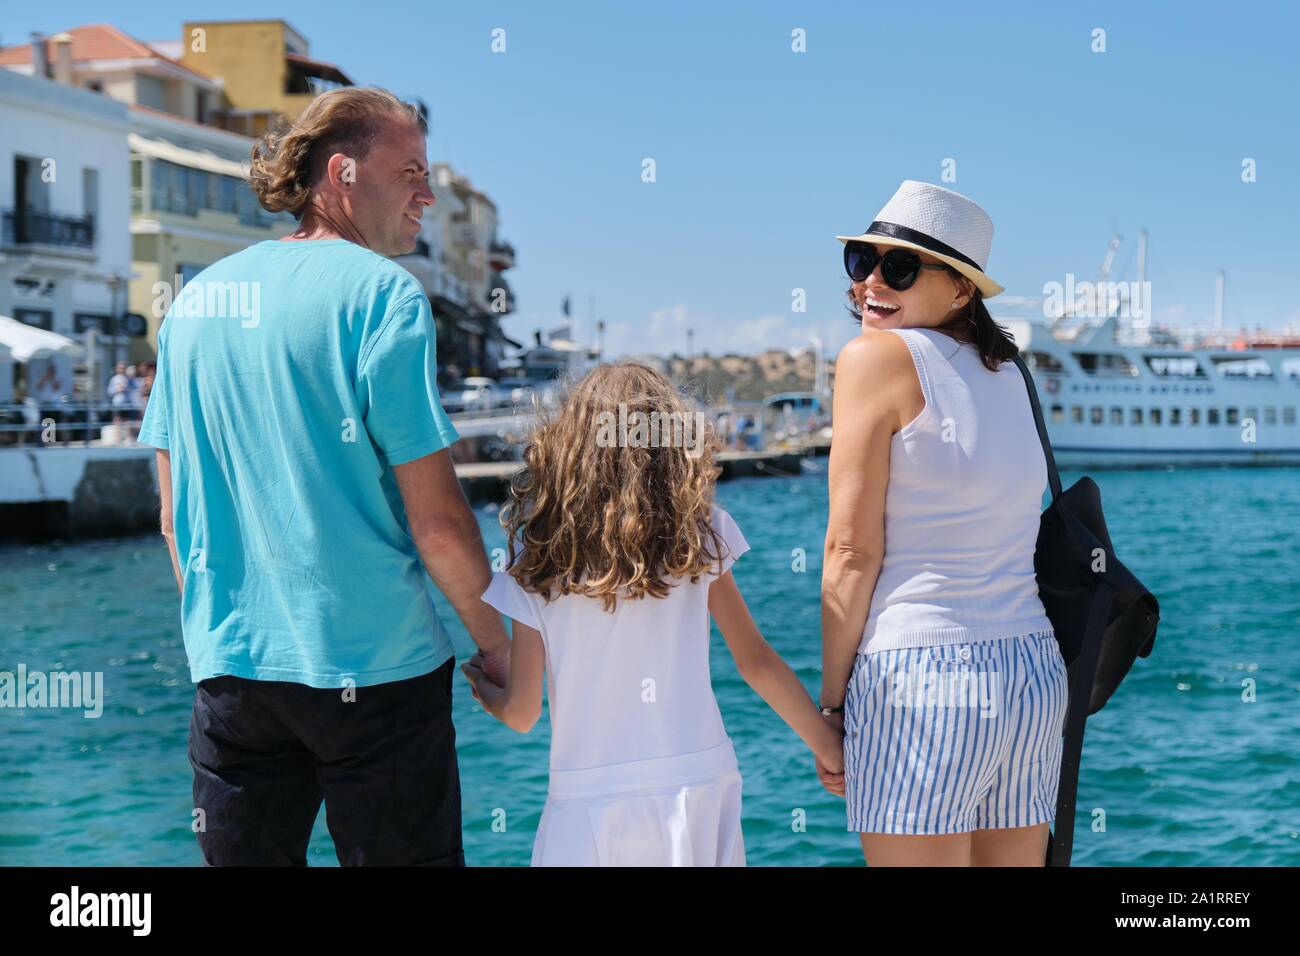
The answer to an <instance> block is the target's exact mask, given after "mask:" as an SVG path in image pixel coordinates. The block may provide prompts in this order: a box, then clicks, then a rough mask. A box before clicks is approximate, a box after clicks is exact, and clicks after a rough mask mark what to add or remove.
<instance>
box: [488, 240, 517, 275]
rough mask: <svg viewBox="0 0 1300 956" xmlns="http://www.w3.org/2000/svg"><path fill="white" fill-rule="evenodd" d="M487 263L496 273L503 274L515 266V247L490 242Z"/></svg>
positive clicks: (493, 241) (504, 243) (506, 243)
mask: <svg viewBox="0 0 1300 956" xmlns="http://www.w3.org/2000/svg"><path fill="white" fill-rule="evenodd" d="M488 263H489V264H490V265H491V266H492V268H493V269H495V270H496V271H497V272H505V271H506V270H507V269H509V268H510V267H511V266H513V265H514V264H515V247H514V246H512V245H510V243H508V242H498V241H497V240H495V239H494V240H492V245H491V246H489V247H488Z"/></svg>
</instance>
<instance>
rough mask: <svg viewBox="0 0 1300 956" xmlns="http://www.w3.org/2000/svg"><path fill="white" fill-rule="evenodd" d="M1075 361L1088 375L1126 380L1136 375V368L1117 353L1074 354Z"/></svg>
mask: <svg viewBox="0 0 1300 956" xmlns="http://www.w3.org/2000/svg"><path fill="white" fill-rule="evenodd" d="M1074 357H1075V359H1076V360H1077V361H1078V363H1079V367H1080V368H1082V369H1083V370H1084V371H1085V372H1087V373H1088V374H1089V375H1097V376H1100V377H1103V378H1126V377H1129V376H1134V375H1137V373H1138V370H1137V366H1136V365H1134V364H1133V363H1132V362H1130V361H1129V360H1128V359H1126V358H1125V357H1124V356H1123V355H1121V354H1119V353H1118V352H1075V353H1074Z"/></svg>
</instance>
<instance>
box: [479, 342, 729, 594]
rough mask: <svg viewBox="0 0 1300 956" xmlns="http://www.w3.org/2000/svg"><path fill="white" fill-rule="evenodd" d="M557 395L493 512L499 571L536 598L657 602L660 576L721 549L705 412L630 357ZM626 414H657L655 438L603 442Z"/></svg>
mask: <svg viewBox="0 0 1300 956" xmlns="http://www.w3.org/2000/svg"><path fill="white" fill-rule="evenodd" d="M566 391H567V394H566V396H565V398H564V400H563V402H562V403H561V404H560V406H559V408H558V409H556V410H555V411H554V412H553V413H551V414H549V415H545V414H543V415H542V416H541V417H540V419H539V421H538V423H537V425H536V427H535V428H534V430H533V433H532V436H531V438H530V440H529V442H528V444H527V446H526V447H525V449H524V462H525V464H526V466H527V467H526V468H525V469H523V470H522V471H520V472H519V473H518V474H517V475H516V476H515V478H514V480H513V481H512V482H511V487H510V493H509V500H508V501H507V503H506V504H505V506H504V507H503V508H502V511H501V517H500V520H501V524H502V526H503V527H504V528H505V529H506V534H507V537H508V539H509V549H510V563H511V567H510V574H511V575H512V576H513V577H514V578H515V580H516V581H518V582H519V584H520V585H521V586H522V587H523V588H524V589H525V590H528V591H531V592H533V593H536V594H541V595H543V596H544V599H545V600H546V601H547V602H549V601H551V600H552V599H553V598H555V597H558V596H559V595H562V594H582V595H586V596H587V597H594V598H599V599H600V601H601V606H602V607H603V608H604V609H605V610H606V611H612V610H613V609H614V606H615V603H616V599H619V598H622V599H627V600H636V599H638V598H642V597H645V596H646V595H650V596H652V597H664V596H665V595H667V593H668V591H669V589H670V588H671V587H672V586H673V584H674V583H675V582H673V581H670V580H666V579H667V578H670V577H684V576H688V577H689V578H690V580H691V581H695V580H697V579H698V578H699V576H700V575H701V574H702V573H704V572H706V571H707V570H708V569H709V568H711V567H712V566H714V565H715V564H716V563H717V562H718V561H719V560H720V559H721V557H722V555H723V553H724V548H725V544H724V543H723V541H722V539H721V537H720V536H719V535H718V532H717V531H716V530H715V529H714V528H713V526H712V524H711V522H710V508H711V506H712V504H713V490H714V482H715V479H716V478H717V474H718V472H719V471H720V468H719V467H718V465H717V464H716V455H717V452H718V451H719V450H720V448H721V445H720V442H719V441H718V437H717V432H716V430H715V429H714V428H713V425H712V422H711V421H710V420H709V418H708V416H707V415H704V414H703V413H702V412H699V411H698V410H697V409H696V407H695V402H694V401H693V400H692V399H690V398H689V397H688V396H687V395H686V394H685V393H683V392H681V391H679V390H678V389H677V388H676V387H674V385H673V384H672V382H670V381H669V380H668V379H667V378H666V377H665V376H664V375H663V374H661V373H660V372H657V371H655V370H654V369H652V368H650V367H648V366H646V365H642V364H640V363H636V362H614V363H610V364H605V365H600V366H597V367H596V368H595V369H593V370H592V371H591V372H589V373H588V374H587V375H586V376H585V377H583V378H582V379H581V380H580V381H578V382H577V383H576V384H573V385H571V386H569V387H568V388H567V389H566ZM620 406H622V407H623V409H624V411H625V414H626V418H625V419H621V418H620ZM634 412H640V413H641V415H643V416H645V418H644V419H642V421H653V419H651V418H650V416H651V413H658V418H657V421H658V422H659V423H660V429H659V438H658V441H656V439H655V435H654V432H653V431H651V432H649V433H648V440H647V439H646V438H644V437H643V438H640V439H638V438H637V435H636V433H635V432H633V431H632V430H631V429H629V432H628V438H627V441H626V442H622V441H619V442H613V441H611V440H610V439H611V437H612V436H613V433H614V432H615V431H617V429H618V425H617V423H618V422H619V421H627V422H629V423H635V422H636V421H637V419H636V418H634V416H633V413H634ZM688 420H689V421H690V422H691V424H690V426H686V425H685V424H684V423H686V422H687V421H688ZM665 422H667V423H669V424H667V425H665V424H664V423H665ZM674 422H680V423H683V424H682V426H680V427H679V428H677V429H676V430H674V428H673V424H672V423H674ZM665 429H667V431H668V432H669V438H664V431H665ZM602 436H603V437H602ZM682 438H684V440H679V439H682ZM517 542H518V543H519V544H520V546H521V551H520V553H519V557H518V560H516V543H517ZM706 542H707V543H706Z"/></svg>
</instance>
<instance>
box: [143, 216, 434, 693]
mask: <svg viewBox="0 0 1300 956" xmlns="http://www.w3.org/2000/svg"><path fill="white" fill-rule="evenodd" d="M436 354H437V348H436V344H435V331H434V324H433V317H432V314H431V312H430V309H429V300H428V299H427V298H426V296H425V294H424V292H423V290H422V289H421V288H420V284H419V283H418V282H417V281H416V280H415V278H414V277H413V276H411V274H410V273H408V272H407V271H406V270H404V269H402V268H401V267H400V266H398V265H396V264H394V263H393V262H390V261H389V260H388V259H385V258H384V257H383V256H380V255H378V254H376V253H374V252H371V251H370V250H368V249H365V248H363V247H362V246H358V245H356V244H354V243H352V242H348V241H347V240H344V239H322V240H308V241H305V242H282V241H279V240H269V241H266V242H260V243H258V244H256V245H254V246H250V247H249V248H247V249H245V250H243V251H241V252H237V253H235V254H234V255H232V256H229V257H227V258H225V259H222V260H221V261H220V262H217V263H215V264H213V265H212V266H209V267H208V268H207V269H204V270H203V271H202V272H200V273H199V274H198V275H197V276H196V277H194V278H193V279H191V280H190V282H189V283H187V284H186V285H185V286H184V289H183V291H182V293H181V294H180V295H179V296H178V297H177V298H176V300H175V301H174V302H173V303H172V305H171V308H170V309H169V310H168V311H167V314H166V316H165V318H164V321H163V323H162V326H161V327H160V329H159V332H158V370H157V373H156V376H155V379H154V386H153V391H152V392H151V393H150V395H149V403H148V406H147V408H146V410H145V416H144V422H143V424H142V426H141V430H140V440H141V441H142V442H145V443H146V444H149V445H154V446H156V447H158V448H166V449H169V455H170V459H171V472H172V500H173V521H174V523H175V533H176V551H177V556H178V558H179V560H180V563H181V570H182V575H183V579H184V590H183V597H182V599H181V618H182V628H183V632H184V636H185V651H186V654H187V655H188V657H189V662H190V673H191V677H192V678H193V680H194V681H195V682H198V681H200V680H203V679H205V678H208V677H215V676H218V675H222V674H232V675H235V676H238V677H248V678H252V679H254V680H268V681H293V682H295V683H301V684H308V685H310V686H312V687H345V686H348V682H349V681H351V682H353V683H355V685H356V686H365V685H368V684H381V683H387V682H389V681H396V680H404V679H406V678H410V677H418V676H420V675H421V674H426V673H428V672H429V671H431V670H434V669H435V668H437V667H438V666H440V665H441V664H443V663H444V662H445V661H446V660H447V659H448V658H449V657H451V656H452V644H451V639H450V637H449V636H448V634H447V632H446V631H445V630H444V628H443V626H442V622H441V621H439V620H438V616H437V613H436V612H435V610H434V607H433V603H432V599H431V594H430V591H429V590H428V588H430V587H431V586H432V581H430V580H429V578H428V576H427V575H426V574H425V571H424V566H423V564H422V563H421V561H420V557H419V554H418V552H417V550H416V547H415V543H414V541H413V540H412V538H411V534H410V528H409V525H408V523H407V520H406V511H405V509H404V508H403V506H402V498H401V495H400V493H399V492H398V489H397V483H396V481H395V479H394V476H393V467H392V466H394V465H400V464H403V463H405V462H408V461H413V460H414V459H416V458H421V457H423V456H425V455H429V454H432V453H433V452H436V451H438V450H439V449H442V448H446V447H447V446H448V445H450V444H451V443H452V442H454V441H456V440H457V439H458V438H459V437H460V435H459V434H458V433H457V431H456V429H455V427H454V426H453V425H452V423H451V421H450V420H449V419H448V418H447V415H446V413H445V412H444V411H443V408H442V405H441V403H440V401H439V398H438V387H437V359H436Z"/></svg>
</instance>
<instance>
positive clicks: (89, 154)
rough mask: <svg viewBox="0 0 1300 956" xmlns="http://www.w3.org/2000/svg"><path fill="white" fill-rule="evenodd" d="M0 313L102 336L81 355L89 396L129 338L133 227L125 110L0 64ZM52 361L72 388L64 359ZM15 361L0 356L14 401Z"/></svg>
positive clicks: (30, 377)
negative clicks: (84, 357) (0, 219)
mask: <svg viewBox="0 0 1300 956" xmlns="http://www.w3.org/2000/svg"><path fill="white" fill-rule="evenodd" d="M0 130H3V131H4V135H3V139H0V216H2V217H3V229H2V231H0V314H2V315H8V316H12V317H13V318H15V319H18V320H19V321H21V322H26V323H28V324H30V325H34V326H38V327H40V328H43V329H49V330H50V331H53V332H58V333H60V334H63V335H67V336H71V337H74V338H77V339H82V338H83V337H84V336H83V333H85V332H86V330H88V329H91V328H94V329H96V330H97V331H98V332H101V333H103V334H102V335H100V336H99V337H98V348H97V349H96V350H95V351H96V353H97V354H94V355H91V356H88V361H89V363H90V371H91V372H92V374H93V375H94V378H93V379H92V384H91V387H92V388H95V389H97V391H96V394H94V395H90V396H79V398H81V399H82V400H85V399H86V398H94V399H99V398H101V397H102V388H99V385H100V383H102V382H103V381H105V378H104V376H105V373H106V371H107V370H108V369H109V366H110V365H111V363H112V362H113V361H114V360H115V359H116V358H118V357H121V358H123V359H125V357H126V349H127V341H128V339H127V336H126V335H125V334H123V332H124V331H125V330H124V329H123V328H122V325H123V324H124V323H123V322H121V321H114V317H115V316H116V317H118V318H119V320H120V319H121V318H122V317H124V316H125V314H126V312H127V309H126V303H127V283H128V281H129V279H130V276H131V231H130V224H129V223H130V215H131V213H130V193H129V188H128V183H129V181H130V180H129V160H130V150H129V148H128V146H127V134H128V132H129V130H130V124H129V122H128V119H127V107H126V106H125V105H124V104H122V103H119V102H116V101H115V100H112V99H110V98H108V97H106V96H101V95H99V94H97V93H94V92H91V91H89V90H84V89H77V88H75V87H71V86H67V85H64V84H61V83H56V82H54V81H53V80H50V79H46V78H44V77H36V76H24V75H22V74H19V73H16V72H13V71H10V70H2V69H0ZM46 362H53V363H54V368H55V373H56V375H57V376H58V378H59V379H60V381H61V383H62V384H63V386H64V391H65V392H68V393H71V388H72V374H73V362H72V360H71V359H68V358H64V357H58V358H53V359H48V360H47V359H41V360H37V361H34V362H33V363H32V366H33V367H32V368H29V369H27V370H26V376H27V381H28V387H29V389H30V386H31V383H32V382H34V381H35V380H36V379H37V378H38V377H39V376H40V375H41V374H43V372H44V370H45V363H46ZM14 379H15V369H14V366H13V364H12V363H9V362H4V363H3V364H0V402H3V401H12V400H13V387H14Z"/></svg>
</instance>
